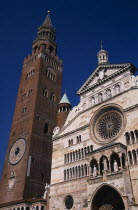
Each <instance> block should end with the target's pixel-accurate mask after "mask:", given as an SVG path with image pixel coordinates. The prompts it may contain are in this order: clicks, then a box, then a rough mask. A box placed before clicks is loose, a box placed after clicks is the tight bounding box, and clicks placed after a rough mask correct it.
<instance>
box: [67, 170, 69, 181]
mask: <svg viewBox="0 0 138 210" xmlns="http://www.w3.org/2000/svg"><path fill="white" fill-rule="evenodd" d="M67 180H69V169H67Z"/></svg>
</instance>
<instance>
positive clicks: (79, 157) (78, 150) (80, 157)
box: [78, 149, 81, 160]
mask: <svg viewBox="0 0 138 210" xmlns="http://www.w3.org/2000/svg"><path fill="white" fill-rule="evenodd" d="M78 154H79V160H80V159H81V152H80V149H79V150H78Z"/></svg>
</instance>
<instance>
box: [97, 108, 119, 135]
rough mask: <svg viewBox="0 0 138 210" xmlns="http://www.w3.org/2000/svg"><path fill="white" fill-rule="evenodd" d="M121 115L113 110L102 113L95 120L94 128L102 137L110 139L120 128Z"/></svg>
mask: <svg viewBox="0 0 138 210" xmlns="http://www.w3.org/2000/svg"><path fill="white" fill-rule="evenodd" d="M121 127H122V116H121V114H120V113H118V112H115V111H109V112H106V113H104V114H103V115H102V116H101V117H99V119H98V120H97V122H96V130H97V132H96V133H97V134H98V135H99V137H101V138H102V139H112V138H114V137H115V136H116V135H117V134H118V133H119V132H120V130H121Z"/></svg>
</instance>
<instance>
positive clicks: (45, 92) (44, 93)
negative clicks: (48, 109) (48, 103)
mask: <svg viewBox="0 0 138 210" xmlns="http://www.w3.org/2000/svg"><path fill="white" fill-rule="evenodd" d="M43 96H44V97H46V98H47V97H48V91H47V89H46V88H44V89H43Z"/></svg>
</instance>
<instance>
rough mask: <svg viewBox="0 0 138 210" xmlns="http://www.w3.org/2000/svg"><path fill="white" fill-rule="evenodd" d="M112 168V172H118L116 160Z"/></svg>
mask: <svg viewBox="0 0 138 210" xmlns="http://www.w3.org/2000/svg"><path fill="white" fill-rule="evenodd" d="M113 168H114V172H118V170H119V168H118V163H117V161H116V160H114V164H113Z"/></svg>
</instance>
